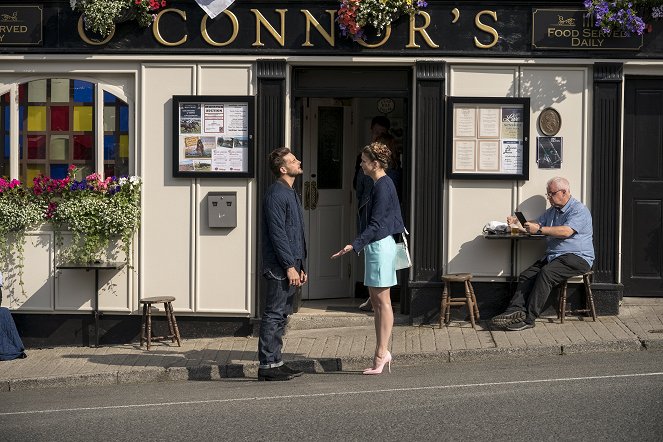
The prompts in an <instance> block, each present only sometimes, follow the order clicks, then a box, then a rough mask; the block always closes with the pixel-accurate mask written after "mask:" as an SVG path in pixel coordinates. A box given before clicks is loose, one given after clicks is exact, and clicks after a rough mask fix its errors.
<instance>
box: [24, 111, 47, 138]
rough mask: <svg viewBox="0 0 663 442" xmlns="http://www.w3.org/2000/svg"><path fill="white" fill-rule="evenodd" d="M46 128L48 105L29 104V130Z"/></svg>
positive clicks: (36, 130)
mask: <svg viewBox="0 0 663 442" xmlns="http://www.w3.org/2000/svg"><path fill="white" fill-rule="evenodd" d="M45 130H46V106H28V132H43V131H45Z"/></svg>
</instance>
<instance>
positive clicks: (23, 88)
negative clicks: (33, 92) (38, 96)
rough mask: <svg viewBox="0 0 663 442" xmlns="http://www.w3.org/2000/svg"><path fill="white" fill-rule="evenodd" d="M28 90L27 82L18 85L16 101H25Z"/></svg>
mask: <svg viewBox="0 0 663 442" xmlns="http://www.w3.org/2000/svg"><path fill="white" fill-rule="evenodd" d="M27 90H28V84H27V83H23V84H19V85H18V101H19V102H21V103H24V102H25V95H26V93H27Z"/></svg>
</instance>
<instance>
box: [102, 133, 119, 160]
mask: <svg viewBox="0 0 663 442" xmlns="http://www.w3.org/2000/svg"><path fill="white" fill-rule="evenodd" d="M116 148H117V142H116V141H115V136H114V135H105V136H104V160H106V161H110V160H114V159H115V150H116Z"/></svg>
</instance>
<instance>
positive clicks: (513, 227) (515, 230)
mask: <svg viewBox="0 0 663 442" xmlns="http://www.w3.org/2000/svg"><path fill="white" fill-rule="evenodd" d="M519 233H520V229H519V228H518V224H511V234H512V235H518V234H519Z"/></svg>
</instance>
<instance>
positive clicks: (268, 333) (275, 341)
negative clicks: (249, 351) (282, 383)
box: [258, 272, 297, 368]
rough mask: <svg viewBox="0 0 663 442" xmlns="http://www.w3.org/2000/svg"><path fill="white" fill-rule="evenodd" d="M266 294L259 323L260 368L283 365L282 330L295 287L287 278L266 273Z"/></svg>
mask: <svg viewBox="0 0 663 442" xmlns="http://www.w3.org/2000/svg"><path fill="white" fill-rule="evenodd" d="M266 276H267V296H266V299H265V312H264V313H263V314H262V321H261V323H260V339H259V340H258V360H259V361H260V368H272V367H279V366H281V365H283V361H282V360H281V348H283V332H284V331H285V325H286V320H287V318H288V314H290V313H291V312H292V302H293V299H294V294H295V291H296V290H297V287H294V286H291V285H290V281H289V280H288V278H284V279H277V278H276V277H274V275H271V274H270V273H269V272H268V273H267V275H266Z"/></svg>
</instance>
